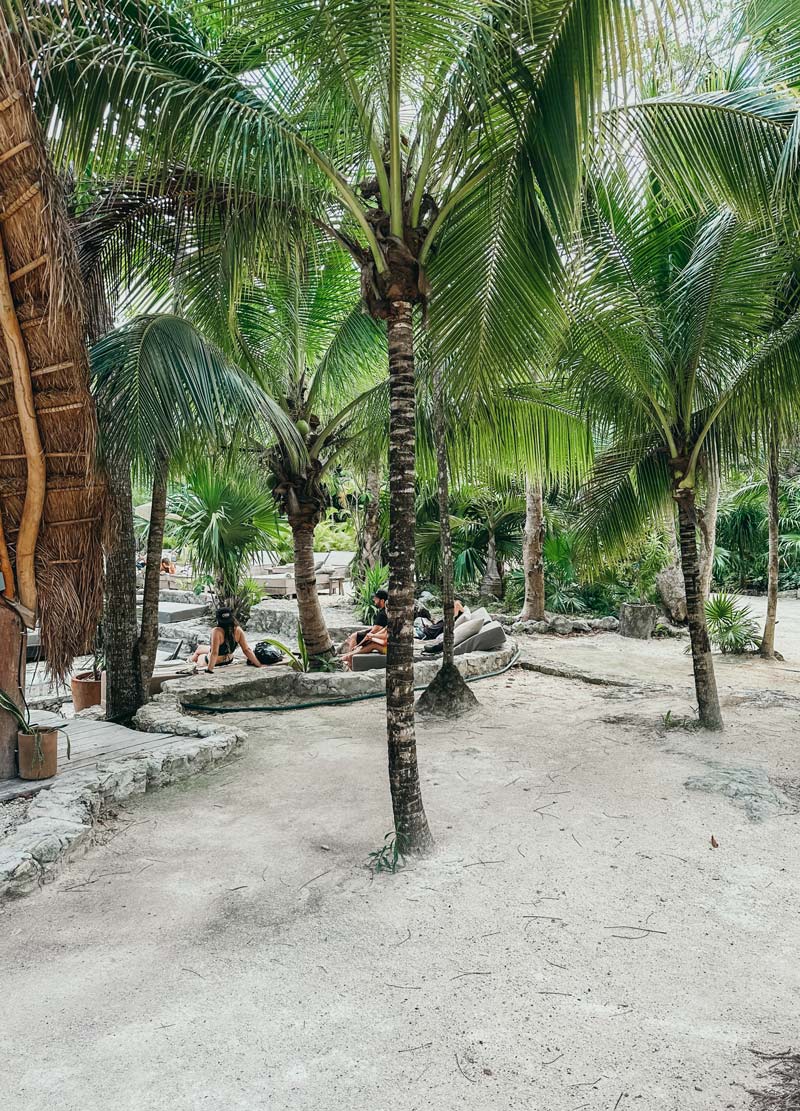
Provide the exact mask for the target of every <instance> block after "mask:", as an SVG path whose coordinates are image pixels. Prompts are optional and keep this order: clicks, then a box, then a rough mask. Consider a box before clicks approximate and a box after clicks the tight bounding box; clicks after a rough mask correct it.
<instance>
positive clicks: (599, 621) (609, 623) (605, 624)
mask: <svg viewBox="0 0 800 1111" xmlns="http://www.w3.org/2000/svg"><path fill="white" fill-rule="evenodd" d="M589 627H590V628H591V629H597V630H599V631H600V632H601V633H615V632H616V631H617V629H618V628H619V621H618V620H617V619H616V617H593V618H592V619H591V621H589Z"/></svg>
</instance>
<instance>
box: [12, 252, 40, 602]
mask: <svg viewBox="0 0 800 1111" xmlns="http://www.w3.org/2000/svg"><path fill="white" fill-rule="evenodd" d="M0 331H2V333H3V338H4V339H5V344H6V350H7V352H8V362H9V367H10V369H11V374H12V376H13V378H14V402H15V404H16V407H17V417H18V419H19V427H20V431H21V433H22V445H23V447H24V449H25V455H26V458H27V471H28V473H27V481H26V489H25V502H24V505H23V509H22V517H21V518H20V524H19V530H18V534H17V545H16V571H17V589H18V591H19V600H20V602H21V603H22V605H23V606H25V607H26V608H27V609H29V610H30V611H32V612H34V613H35V612H36V601H37V596H36V570H35V557H36V541H37V539H38V537H39V528H40V526H41V523H42V514H43V512H44V499H45V494H46V492H47V470H46V467H45V461H44V449H43V448H42V441H41V437H40V436H39V425H38V423H37V421H36V407H35V405H34V401H33V386H32V384H31V368H30V364H29V362H28V352H27V350H26V349H25V341H24V340H23V338H22V329H21V328H20V326H19V321H18V320H17V312H16V308H15V305H14V297H13V295H12V293H11V280H10V275H9V273H8V266H7V264H6V252H5V247H4V245H3V242H2V239H1V238H0Z"/></svg>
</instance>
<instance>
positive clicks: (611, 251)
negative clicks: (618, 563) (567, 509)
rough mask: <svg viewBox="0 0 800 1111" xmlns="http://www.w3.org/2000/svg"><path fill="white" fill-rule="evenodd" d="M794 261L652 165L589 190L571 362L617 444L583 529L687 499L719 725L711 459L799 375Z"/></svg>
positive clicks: (700, 652)
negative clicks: (706, 527)
mask: <svg viewBox="0 0 800 1111" xmlns="http://www.w3.org/2000/svg"><path fill="white" fill-rule="evenodd" d="M782 266H783V260H782V258H781V255H780V252H778V251H776V249H775V247H774V246H773V245H771V244H770V242H769V240H768V239H766V238H765V237H763V236H760V235H759V234H757V232H756V231H754V230H753V229H752V228H748V227H747V226H745V225H743V223H742V221H740V220H739V219H737V217H736V216H735V215H734V214H733V213H732V212H731V211H729V210H722V211H716V212H710V213H708V212H707V213H701V214H699V215H698V214H692V213H685V212H678V211H676V210H675V208H674V207H672V206H671V205H670V203H669V201H668V199H667V198H666V196H665V194H664V192H663V190H661V189H660V188H659V183H658V181H657V179H656V178H655V177H654V176H650V177H648V176H647V175H645V176H644V177H643V178H642V179H640V181H636V182H634V181H631V179H629V178H628V177H626V176H625V175H624V174H623V173H621V172H617V173H609V174H608V176H607V178H606V179H605V180H604V181H602V182H597V183H595V186H594V188H593V189H592V190H591V191H590V193H589V196H588V199H587V205H586V216H585V222H584V236H583V243H582V250H581V252H580V254H579V256H578V258H577V259H576V264H575V270H576V286H575V289H574V291H573V295H572V299H571V306H570V312H571V316H572V324H571V328H570V332H569V336H568V340H567V345H566V351H565V357H564V371H565V377H566V379H567V384H568V388H570V389H571V390H572V391H573V393H574V395H575V398H576V404H578V405H579V406H580V407H581V408H582V410H583V411H585V412H587V413H588V414H591V417H592V419H593V421H594V422H595V425H596V427H597V428H598V429H601V430H602V429H603V428H605V429H606V430H607V433H606V434H607V435H609V436H610V437H611V439H610V446H609V447H608V449H607V450H606V451H605V452H604V453H603V454H602V455H601V456H600V457H599V458H598V460H597V463H596V467H595V471H594V474H593V476H592V478H591V480H590V481H589V483H588V485H587V487H586V489H585V490H584V491H583V495H582V500H583V510H584V515H583V523H582V535H583V538H584V541H585V542H586V543H587V544H588V545H589V546H590V547H591V548H593V549H594V550H595V551H599V550H605V551H606V553H607V554H608V553H609V552H611V551H613V550H615V549H616V550H619V549H620V548H621V547H622V545H624V543H625V541H626V539H627V538H628V537H630V535H631V534H632V533H633V532H634V531H636V530H637V529H638V528H639V527H640V525H641V522H642V520H643V517H644V516H645V515H646V513H647V512H648V511H651V512H654V513H655V512H659V513H662V512H663V511H664V507H665V505H666V503H667V502H668V499H669V498H670V496H671V498H672V499H673V501H674V504H675V505H676V506H677V511H678V526H679V529H678V531H679V539H680V553H681V568H682V572H683V579H684V585H685V590H686V603H687V609H688V615H689V632H690V638H691V648H692V662H693V667H694V677H695V688H696V693H697V700H698V706H699V714H700V721H701V723H702V724H703V725H704V726H706V727H707V728H710V729H719V728H720V727H721V725H722V716H721V713H720V708H719V699H718V696H717V690H716V682H715V677H714V668H713V663H712V659H711V652H710V645H709V640H708V634H707V629H706V621H705V610H704V599H703V595H702V590H701V585H700V567H699V560H698V550H697V525H698V520H697V504H696V497H695V493H696V487H697V482H698V474H699V471H700V468H701V467H702V466H703V462H704V459H707V458H708V457H709V455H711V454H712V453H713V454H714V455H716V457H717V458H718V459H719V460H721V461H722V462H723V463H724V462H726V461H731V460H735V459H736V457H737V454H738V453H739V452H741V451H743V450H745V449H746V445H747V443H748V442H749V440H750V438H751V437H752V433H753V429H754V428H757V427H758V423H759V420H760V419H761V416H760V415H761V414H763V413H768V412H769V411H770V407H771V408H772V411H774V406H775V404H776V402H775V399H776V398H778V399H779V398H787V397H789V395H790V393H791V392H792V391H793V390H796V389H797V385H798V382H800V362H798V361H797V354H798V351H800V316H798V315H794V316H791V317H789V318H788V319H786V321H785V322H784V323H783V325H782V326H780V327H778V328H776V329H774V330H773V329H771V327H770V326H771V323H772V319H773V306H774V298H775V293H776V290H777V289H778V288H779V285H780V281H781V278H782Z"/></svg>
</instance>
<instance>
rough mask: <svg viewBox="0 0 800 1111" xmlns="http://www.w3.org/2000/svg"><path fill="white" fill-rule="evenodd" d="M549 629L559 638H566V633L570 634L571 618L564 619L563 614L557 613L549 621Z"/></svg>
mask: <svg viewBox="0 0 800 1111" xmlns="http://www.w3.org/2000/svg"><path fill="white" fill-rule="evenodd" d="M549 624H550V629H551V631H552V632H554V633H558V635H559V636H566V635H567V633H571V632H572V618H571V617H565V616H564V615H563V614H560V613H557V614H555V616H554V617H553V618H552V619H551V620H550V622H549Z"/></svg>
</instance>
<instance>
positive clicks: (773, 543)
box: [759, 431, 780, 660]
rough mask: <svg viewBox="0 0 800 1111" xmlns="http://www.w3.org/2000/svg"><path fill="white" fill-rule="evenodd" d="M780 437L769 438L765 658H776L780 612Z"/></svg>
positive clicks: (773, 434)
mask: <svg viewBox="0 0 800 1111" xmlns="http://www.w3.org/2000/svg"><path fill="white" fill-rule="evenodd" d="M779 493H780V479H779V476H778V437H777V435H776V434H775V432H774V431H773V433H772V434H771V435H770V438H769V458H768V462H767V516H768V520H769V568H768V572H767V616H766V620H765V621H764V635H763V637H762V638H761V648H760V649H759V651H760V654H761V655H762V656H763V657H764V659H765V660H774V659H775V625H776V618H777V613H778V544H779V541H780V536H779V533H778V495H779Z"/></svg>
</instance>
